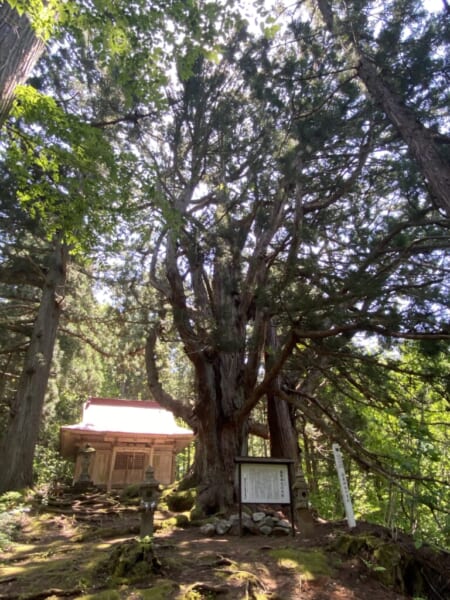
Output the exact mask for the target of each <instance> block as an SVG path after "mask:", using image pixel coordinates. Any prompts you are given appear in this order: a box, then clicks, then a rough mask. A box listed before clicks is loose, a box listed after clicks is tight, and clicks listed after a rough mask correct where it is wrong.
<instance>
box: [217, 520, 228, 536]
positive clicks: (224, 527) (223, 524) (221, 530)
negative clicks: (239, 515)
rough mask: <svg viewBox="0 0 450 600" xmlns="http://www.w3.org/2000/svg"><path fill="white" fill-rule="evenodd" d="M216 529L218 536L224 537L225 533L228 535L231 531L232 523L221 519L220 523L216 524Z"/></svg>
mask: <svg viewBox="0 0 450 600" xmlns="http://www.w3.org/2000/svg"><path fill="white" fill-rule="evenodd" d="M215 529H216V533H217V535H224V534H225V533H228V531H230V529H231V523H230V522H229V521H226V520H224V519H221V520H220V521H218V522H217V523H216V528H215Z"/></svg>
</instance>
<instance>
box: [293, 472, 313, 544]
mask: <svg viewBox="0 0 450 600" xmlns="http://www.w3.org/2000/svg"><path fill="white" fill-rule="evenodd" d="M292 492H293V493H292V495H293V501H294V509H295V511H294V513H295V519H296V521H297V525H298V527H299V529H300V531H301V532H302V533H303V534H306V535H307V534H309V533H311V532H312V531H313V529H314V519H313V517H312V514H311V511H310V510H309V491H308V484H307V483H306V479H305V476H304V474H303V469H302V468H301V466H300V465H298V466H297V469H296V473H295V481H294V485H293V486H292Z"/></svg>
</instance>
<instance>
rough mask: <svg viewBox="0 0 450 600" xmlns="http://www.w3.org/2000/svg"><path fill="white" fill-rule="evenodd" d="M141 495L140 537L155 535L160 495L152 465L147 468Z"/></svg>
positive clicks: (140, 488) (141, 486) (140, 491)
mask: <svg viewBox="0 0 450 600" xmlns="http://www.w3.org/2000/svg"><path fill="white" fill-rule="evenodd" d="M139 493H140V496H141V506H140V510H141V530H140V537H141V538H144V537H146V536H147V535H149V536H152V535H153V517H154V513H155V510H156V505H157V502H158V497H159V483H158V482H157V481H156V479H155V475H154V470H153V467H152V466H151V465H149V466H148V467H147V469H146V470H145V477H144V481H143V482H142V483H141V485H140V486H139Z"/></svg>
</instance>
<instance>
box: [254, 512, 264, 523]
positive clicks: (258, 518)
mask: <svg viewBox="0 0 450 600" xmlns="http://www.w3.org/2000/svg"><path fill="white" fill-rule="evenodd" d="M265 516H266V513H263V512H255V513H253V514H252V519H253V521H254V522H255V523H259V521H262V520H263V519H264V517H265Z"/></svg>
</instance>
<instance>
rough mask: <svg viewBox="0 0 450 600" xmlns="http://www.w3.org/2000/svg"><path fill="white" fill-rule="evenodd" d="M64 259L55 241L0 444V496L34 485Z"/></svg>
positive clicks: (64, 251) (61, 247) (63, 250)
mask: <svg viewBox="0 0 450 600" xmlns="http://www.w3.org/2000/svg"><path fill="white" fill-rule="evenodd" d="M67 257H68V249H67V246H65V245H63V244H61V243H60V242H59V241H57V240H56V241H55V242H54V251H53V255H52V257H51V261H50V265H49V270H48V274H47V277H46V281H45V285H44V288H43V291H42V298H41V303H40V306H39V311H38V314H37V318H36V321H35V324H34V327H33V332H32V335H31V340H30V345H29V348H28V351H27V353H26V356H25V363H24V367H23V371H22V375H21V378H20V381H19V386H18V389H17V393H16V396H15V398H14V401H13V403H12V406H11V409H10V415H9V421H8V424H7V428H6V431H5V435H4V437H3V439H2V440H1V443H0V493H2V492H5V491H7V490H14V489H22V488H24V487H28V486H31V485H32V483H33V459H34V450H35V446H36V443H37V440H38V436H39V428H40V421H41V414H42V408H43V405H44V398H45V393H46V390H47V384H48V378H49V374H50V366H51V362H52V356H53V349H54V346H55V339H56V333H57V329H58V323H59V318H60V315H61V311H62V300H63V289H64V285H65V281H66V268H67Z"/></svg>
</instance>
